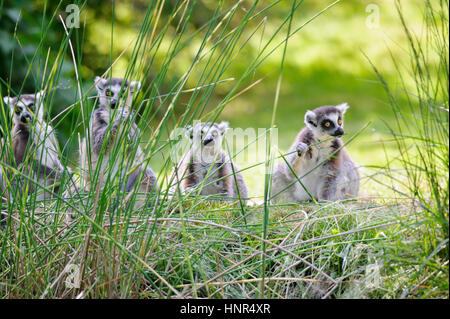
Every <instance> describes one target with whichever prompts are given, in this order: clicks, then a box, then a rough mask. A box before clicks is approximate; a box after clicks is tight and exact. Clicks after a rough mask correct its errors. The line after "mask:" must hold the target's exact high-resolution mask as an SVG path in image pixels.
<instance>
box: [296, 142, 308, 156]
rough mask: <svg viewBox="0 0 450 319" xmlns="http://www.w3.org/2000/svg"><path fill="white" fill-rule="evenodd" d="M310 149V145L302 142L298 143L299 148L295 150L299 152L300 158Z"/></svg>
mask: <svg viewBox="0 0 450 319" xmlns="http://www.w3.org/2000/svg"><path fill="white" fill-rule="evenodd" d="M307 148H308V145H307V144H305V143H303V142H300V143H298V145H297V147H296V148H295V150H296V151H297V154H298V156H302V154H303V152H304V151H305V150H306V149H307Z"/></svg>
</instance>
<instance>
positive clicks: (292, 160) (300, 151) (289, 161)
mask: <svg viewBox="0 0 450 319" xmlns="http://www.w3.org/2000/svg"><path fill="white" fill-rule="evenodd" d="M308 147H309V146H308V145H307V144H306V143H303V142H299V143H298V144H297V145H296V146H295V148H294V147H291V148H290V149H289V150H290V152H291V153H290V154H288V155H287V156H285V159H286V162H283V168H284V175H285V177H286V178H287V179H288V180H294V179H296V177H295V175H294V174H293V172H292V171H294V172H295V174H296V175H297V177H300V176H298V173H299V172H300V171H301V166H302V164H303V161H304V159H305V156H306V155H307V154H306V153H309V152H310V151H311V150H308V151H307V149H308Z"/></svg>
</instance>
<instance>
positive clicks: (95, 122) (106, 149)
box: [80, 76, 158, 194]
mask: <svg viewBox="0 0 450 319" xmlns="http://www.w3.org/2000/svg"><path fill="white" fill-rule="evenodd" d="M95 83H96V89H97V92H98V95H99V101H100V102H99V107H98V108H97V109H95V110H94V112H93V114H92V117H91V120H90V123H89V125H90V143H89V146H90V150H91V161H90V163H89V161H88V156H87V151H86V147H87V142H86V138H84V139H83V141H82V143H81V146H80V148H81V151H80V153H81V166H82V171H83V172H84V174H88V172H89V169H88V165H90V168H91V172H94V171H95V169H96V167H97V163H98V161H99V159H100V158H102V163H101V167H102V168H101V170H102V172H103V176H102V177H101V178H102V187H103V186H104V183H105V178H104V177H106V176H107V175H108V169H109V168H112V172H111V176H114V177H120V178H121V179H123V181H124V182H123V184H122V186H121V188H122V190H124V191H126V192H130V191H132V190H133V189H134V187H135V185H136V183H137V182H138V181H139V179H140V178H141V175H142V174H143V176H142V182H141V184H140V185H139V188H138V189H139V192H142V193H146V194H148V193H149V192H154V193H155V192H156V191H157V188H158V185H157V181H156V175H155V173H154V172H153V171H152V170H151V168H150V167H145V166H146V165H145V163H144V157H145V156H144V153H143V152H142V149H141V147H140V146H139V145H137V147H136V143H138V142H139V138H140V131H139V129H138V127H137V125H136V123H134V122H132V123H130V121H131V120H132V118H133V114H132V113H130V112H129V111H128V110H127V109H126V108H125V107H119V105H118V103H121V100H122V101H123V100H124V99H126V97H123V98H122V94H123V93H124V92H126V90H127V88H128V87H129V90H130V94H132V95H133V93H136V92H138V91H139V90H140V87H141V83H140V82H136V81H133V82H131V83H129V82H128V81H124V80H123V79H117V78H112V79H102V78H100V77H98V76H97V77H96V78H95ZM123 104H125V103H123ZM129 113H130V114H129ZM111 122H112V124H110V123H111ZM126 125H128V127H127V128H125V127H126ZM127 129H128V134H126V135H124V134H122V133H123V131H122V130H125V131H126V130H127ZM108 134H109V135H108ZM123 135H124V136H123ZM107 136H109V139H108V140H105V139H106V137H107ZM123 138H125V139H126V140H125V147H126V153H127V156H128V159H127V160H126V163H119V161H117V160H115V163H113V164H112V165H110V164H108V162H109V156H110V151H111V149H112V148H113V145H114V142H115V141H116V140H117V139H123ZM102 150H103V154H101V153H102ZM134 151H135V153H133V152H134ZM117 158H120V156H119V157H117ZM144 168H145V170H144ZM119 170H120V175H117V173H118V171H119ZM90 182H91V179H90V177H89V176H87V185H86V186H87V187H88V188H90Z"/></svg>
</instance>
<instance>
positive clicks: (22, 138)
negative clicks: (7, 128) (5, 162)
mask: <svg viewBox="0 0 450 319" xmlns="http://www.w3.org/2000/svg"><path fill="white" fill-rule="evenodd" d="M13 136H14V140H13V152H14V158H15V160H16V165H19V164H20V163H22V162H23V160H24V157H25V151H26V149H27V147H29V146H28V142H29V140H30V130H29V128H28V127H26V126H24V125H17V126H16V127H15V128H14V130H13Z"/></svg>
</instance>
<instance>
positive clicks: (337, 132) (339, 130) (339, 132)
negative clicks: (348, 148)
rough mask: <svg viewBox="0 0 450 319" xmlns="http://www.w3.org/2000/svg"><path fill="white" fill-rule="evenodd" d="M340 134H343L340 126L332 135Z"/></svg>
mask: <svg viewBox="0 0 450 319" xmlns="http://www.w3.org/2000/svg"><path fill="white" fill-rule="evenodd" d="M341 135H344V130H343V129H342V127H338V128H337V129H336V131H334V134H333V136H341Z"/></svg>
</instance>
